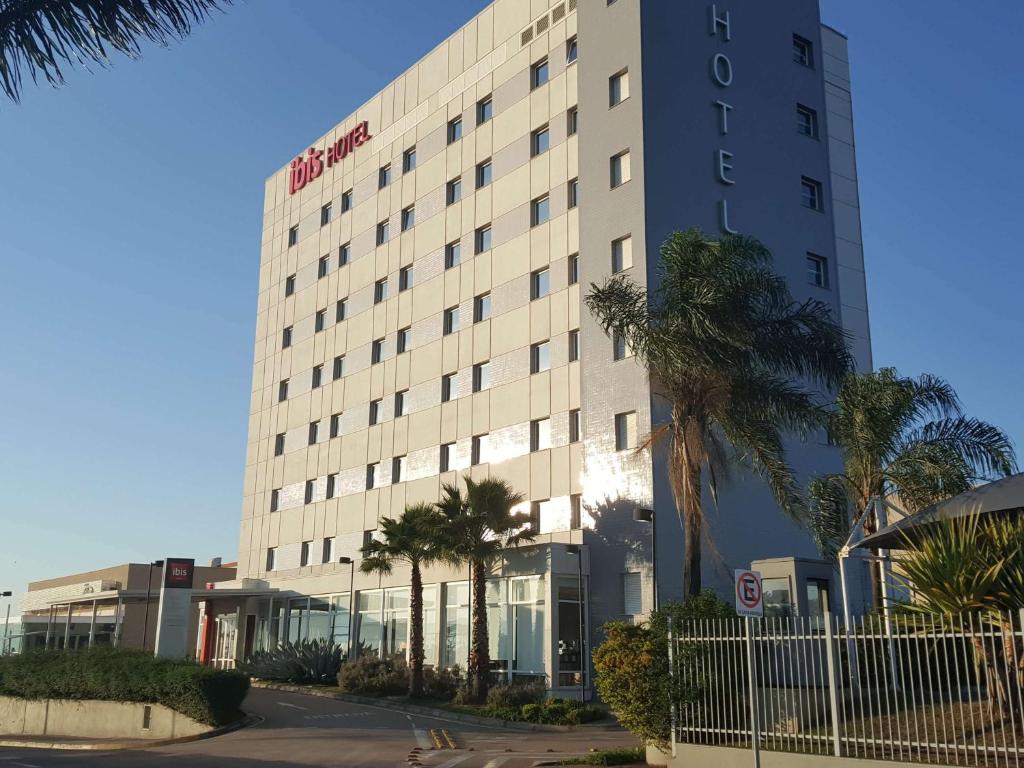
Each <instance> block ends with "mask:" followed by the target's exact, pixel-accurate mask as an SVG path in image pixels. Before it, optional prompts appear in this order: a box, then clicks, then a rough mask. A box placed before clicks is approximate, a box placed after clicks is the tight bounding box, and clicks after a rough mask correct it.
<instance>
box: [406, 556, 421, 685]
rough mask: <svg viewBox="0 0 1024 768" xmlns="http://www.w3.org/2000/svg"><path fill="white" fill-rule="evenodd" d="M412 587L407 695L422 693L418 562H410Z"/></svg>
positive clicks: (419, 576) (410, 596)
mask: <svg viewBox="0 0 1024 768" xmlns="http://www.w3.org/2000/svg"><path fill="white" fill-rule="evenodd" d="M411 586H412V589H411V594H410V595H409V620H410V621H411V622H412V626H411V627H410V629H409V696H411V697H413V698H419V697H420V696H422V695H423V577H422V575H421V574H420V564H419V562H417V561H415V560H414V561H413V563H412V585H411Z"/></svg>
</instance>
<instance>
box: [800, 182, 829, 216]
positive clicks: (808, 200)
mask: <svg viewBox="0 0 1024 768" xmlns="http://www.w3.org/2000/svg"><path fill="white" fill-rule="evenodd" d="M800 201H801V202H802V203H803V206H804V208H810V209H812V210H815V211H820V210H823V209H824V205H823V202H822V195H821V182H820V181H816V180H814V179H812V178H810V177H808V176H802V177H800Z"/></svg>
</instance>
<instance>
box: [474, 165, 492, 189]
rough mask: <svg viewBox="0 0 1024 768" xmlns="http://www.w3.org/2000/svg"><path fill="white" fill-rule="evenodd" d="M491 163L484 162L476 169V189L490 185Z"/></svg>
mask: <svg viewBox="0 0 1024 768" xmlns="http://www.w3.org/2000/svg"><path fill="white" fill-rule="evenodd" d="M491 178H492V175H491V161H490V160H489V159H488V160H484V161H483V162H482V163H480V164H479V165H477V167H476V188H477V189H480V188H482V187H486V186H487V185H488V184H490V183H491Z"/></svg>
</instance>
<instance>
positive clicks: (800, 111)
mask: <svg viewBox="0 0 1024 768" xmlns="http://www.w3.org/2000/svg"><path fill="white" fill-rule="evenodd" d="M796 130H797V133H801V134H803V135H804V136H810V137H811V138H812V139H816V138H818V113H817V112H816V111H815V110H813V109H811V108H810V107H805V106H804V105H803V104H797V105H796Z"/></svg>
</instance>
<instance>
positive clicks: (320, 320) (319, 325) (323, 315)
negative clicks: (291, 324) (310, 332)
mask: <svg viewBox="0 0 1024 768" xmlns="http://www.w3.org/2000/svg"><path fill="white" fill-rule="evenodd" d="M326 322H327V310H326V309H320V310H317V313H316V318H315V319H314V321H313V323H314V325H313V327H314V328H315V329H316V330H315V331H314V332H315V333H320V331H322V330H323V329H324V326H325V324H326Z"/></svg>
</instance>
